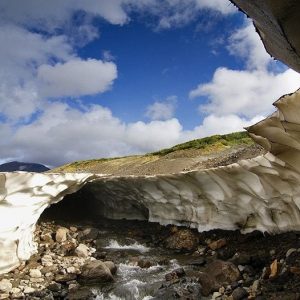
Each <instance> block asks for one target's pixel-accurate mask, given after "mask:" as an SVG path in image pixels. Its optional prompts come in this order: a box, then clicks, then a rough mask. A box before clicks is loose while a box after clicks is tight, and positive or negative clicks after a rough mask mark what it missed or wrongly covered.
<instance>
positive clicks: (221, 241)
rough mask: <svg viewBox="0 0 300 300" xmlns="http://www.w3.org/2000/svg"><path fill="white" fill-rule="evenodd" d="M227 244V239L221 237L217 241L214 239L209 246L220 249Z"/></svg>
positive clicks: (212, 248)
mask: <svg viewBox="0 0 300 300" xmlns="http://www.w3.org/2000/svg"><path fill="white" fill-rule="evenodd" d="M225 245H226V240H225V239H219V240H217V241H214V242H212V243H210V244H209V245H208V247H209V248H210V249H211V250H217V249H220V248H222V247H224V246H225Z"/></svg>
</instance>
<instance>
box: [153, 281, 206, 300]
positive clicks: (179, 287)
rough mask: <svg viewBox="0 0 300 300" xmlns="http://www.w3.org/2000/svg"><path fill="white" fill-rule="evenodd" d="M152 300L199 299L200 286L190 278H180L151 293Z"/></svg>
mask: <svg viewBox="0 0 300 300" xmlns="http://www.w3.org/2000/svg"><path fill="white" fill-rule="evenodd" d="M151 299H152V300H161V299H164V300H174V299H182V300H199V299H201V286H200V284H198V283H197V282H194V281H192V280H191V279H185V278H183V279H180V280H179V281H178V282H175V283H172V282H168V283H167V284H163V285H162V286H161V288H160V289H159V290H158V291H156V292H155V293H154V295H153V298H151Z"/></svg>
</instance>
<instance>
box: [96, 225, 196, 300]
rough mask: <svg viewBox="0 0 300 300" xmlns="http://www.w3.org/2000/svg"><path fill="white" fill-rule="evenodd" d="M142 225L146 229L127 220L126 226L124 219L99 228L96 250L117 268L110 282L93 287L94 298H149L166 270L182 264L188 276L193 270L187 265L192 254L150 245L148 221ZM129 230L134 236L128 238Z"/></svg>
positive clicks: (171, 269)
mask: <svg viewBox="0 0 300 300" xmlns="http://www.w3.org/2000/svg"><path fill="white" fill-rule="evenodd" d="M124 222H125V221H124ZM129 223H130V222H129ZM124 224H125V227H124ZM134 224H136V226H135V225H134ZM144 225H145V224H144ZM131 226H133V227H131ZM145 226H146V227H147V228H146V227H144V226H143V223H139V222H136V223H134V222H131V223H130V226H128V223H126V222H125V223H122V222H119V223H118V225H116V223H114V224H113V226H111V227H109V226H106V229H105V230H101V231H100V235H99V237H98V240H97V251H98V252H99V251H100V252H101V251H103V252H104V253H105V259H106V260H112V261H114V262H115V264H116V265H117V267H118V270H117V274H116V275H115V276H114V278H115V281H114V282H113V283H112V284H108V285H103V286H101V287H99V286H98V287H94V292H95V293H96V294H97V295H98V296H97V299H98V300H102V299H103V300H104V299H111V300H119V299H122V300H123V299H126V300H148V299H152V298H153V295H154V294H155V292H156V291H157V290H158V289H159V288H160V287H161V286H162V284H163V283H164V282H165V275H166V274H167V273H170V272H171V271H173V270H174V269H178V268H180V267H184V270H185V272H186V273H187V275H189V276H192V275H193V272H195V269H194V268H195V267H192V266H191V265H190V262H191V261H192V260H193V259H195V257H191V255H185V254H181V253H176V252H174V251H170V250H167V249H165V248H161V247H159V246H155V245H153V243H151V242H149V236H150V233H149V226H151V224H150V225H149V224H147V225H145ZM132 231H134V233H135V235H136V236H138V237H135V238H134V237H129V236H130V235H132V234H131V233H132ZM141 235H142V237H141ZM150 239H151V238H150ZM152 239H153V236H152ZM139 261H142V262H148V264H149V265H150V266H149V265H148V266H147V267H144V268H142V267H140V266H139V265H138V262H139ZM197 270H199V268H197ZM156 299H157V298H156Z"/></svg>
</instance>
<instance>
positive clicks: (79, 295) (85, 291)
mask: <svg viewBox="0 0 300 300" xmlns="http://www.w3.org/2000/svg"><path fill="white" fill-rule="evenodd" d="M68 299H69V300H83V299H86V300H89V299H95V295H94V294H93V292H92V291H91V289H89V288H87V287H82V288H79V289H76V288H74V289H71V290H69V293H68Z"/></svg>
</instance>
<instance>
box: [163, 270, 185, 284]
mask: <svg viewBox="0 0 300 300" xmlns="http://www.w3.org/2000/svg"><path fill="white" fill-rule="evenodd" d="M184 276H185V271H184V269H183V268H178V269H175V270H173V271H172V272H170V273H168V274H166V275H165V279H166V281H173V280H177V279H179V278H181V277H184Z"/></svg>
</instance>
